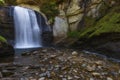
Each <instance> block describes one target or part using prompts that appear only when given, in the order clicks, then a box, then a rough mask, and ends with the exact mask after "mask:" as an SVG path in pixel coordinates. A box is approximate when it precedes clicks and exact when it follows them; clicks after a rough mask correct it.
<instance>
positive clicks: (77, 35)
mask: <svg viewBox="0 0 120 80" xmlns="http://www.w3.org/2000/svg"><path fill="white" fill-rule="evenodd" d="M79 36H80V32H78V31H71V32H68V37H71V38H79Z"/></svg>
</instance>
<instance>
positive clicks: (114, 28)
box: [80, 6, 120, 37]
mask: <svg viewBox="0 0 120 80" xmlns="http://www.w3.org/2000/svg"><path fill="white" fill-rule="evenodd" d="M112 32H120V7H118V6H117V7H114V8H113V9H112V10H111V11H110V12H109V13H108V14H107V15H105V16H104V17H103V18H101V19H100V20H99V21H98V22H97V23H96V25H95V26H91V27H89V28H86V29H85V30H84V31H83V32H82V33H81V34H80V36H81V37H92V36H96V35H100V34H102V33H112Z"/></svg>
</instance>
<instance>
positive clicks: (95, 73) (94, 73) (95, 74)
mask: <svg viewBox="0 0 120 80" xmlns="http://www.w3.org/2000/svg"><path fill="white" fill-rule="evenodd" d="M92 75H93V76H100V73H97V72H93V73H92Z"/></svg>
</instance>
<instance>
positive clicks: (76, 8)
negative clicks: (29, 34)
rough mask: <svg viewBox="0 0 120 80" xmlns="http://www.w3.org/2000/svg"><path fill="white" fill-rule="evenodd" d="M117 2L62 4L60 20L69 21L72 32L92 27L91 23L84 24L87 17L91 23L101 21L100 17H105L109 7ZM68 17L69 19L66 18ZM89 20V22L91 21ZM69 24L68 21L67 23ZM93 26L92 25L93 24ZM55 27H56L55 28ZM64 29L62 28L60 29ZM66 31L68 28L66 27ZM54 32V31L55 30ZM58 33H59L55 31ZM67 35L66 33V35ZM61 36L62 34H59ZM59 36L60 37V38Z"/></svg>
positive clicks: (99, 0) (75, 0)
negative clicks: (84, 27)
mask: <svg viewBox="0 0 120 80" xmlns="http://www.w3.org/2000/svg"><path fill="white" fill-rule="evenodd" d="M116 3H117V2H116V1H115V0H108V1H106V0H71V2H70V3H69V4H68V3H62V4H60V6H62V7H60V8H58V9H59V12H60V14H59V15H60V18H63V19H64V20H67V19H66V18H68V23H69V24H70V29H71V31H76V30H78V29H80V30H81V28H82V27H83V25H84V26H87V27H88V26H89V27H90V26H91V25H89V24H90V23H89V22H86V23H84V24H83V20H84V19H85V17H90V18H91V21H92V20H93V19H99V18H100V17H102V16H104V15H105V14H106V12H107V11H108V7H112V6H113V5H115V4H116ZM65 9H66V15H65ZM66 16H67V17H66ZM90 18H89V21H90ZM66 22H67V21H66ZM91 24H92V23H91ZM54 27H55V26H54ZM60 28H62V26H61V27H60ZM66 29H68V26H67V25H66ZM53 32H54V30H53ZM55 32H57V31H55ZM66 34H67V33H64V35H66ZM59 35H60V34H59ZM59 35H58V36H59Z"/></svg>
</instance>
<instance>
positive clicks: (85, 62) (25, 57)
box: [0, 48, 120, 80]
mask: <svg viewBox="0 0 120 80" xmlns="http://www.w3.org/2000/svg"><path fill="white" fill-rule="evenodd" d="M0 78H1V79H2V80H6V79H7V80H120V63H119V62H115V61H112V60H110V59H107V58H106V57H102V56H98V55H96V54H88V53H87V52H82V51H77V50H73V49H54V48H43V49H42V48H41V49H39V50H37V51H32V52H26V53H22V56H15V58H14V61H11V62H6V63H5V62H4V63H2V62H1V63H0Z"/></svg>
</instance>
